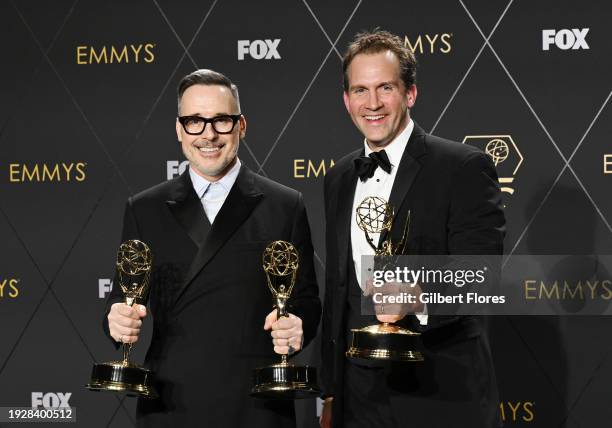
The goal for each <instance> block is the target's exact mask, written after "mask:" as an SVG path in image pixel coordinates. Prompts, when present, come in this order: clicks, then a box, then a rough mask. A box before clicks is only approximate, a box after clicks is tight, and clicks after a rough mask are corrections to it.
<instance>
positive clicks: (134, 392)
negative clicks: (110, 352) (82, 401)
mask: <svg viewBox="0 0 612 428" xmlns="http://www.w3.org/2000/svg"><path fill="white" fill-rule="evenodd" d="M87 388H88V389H89V390H91V391H111V392H122V393H125V394H126V395H129V396H136V397H144V398H157V397H158V395H157V392H156V391H155V388H153V372H152V371H151V370H147V369H145V368H143V367H138V366H134V365H131V364H130V365H123V363H122V362H121V361H113V362H110V363H101V364H94V367H93V370H92V371H91V382H90V383H89V384H88V385H87Z"/></svg>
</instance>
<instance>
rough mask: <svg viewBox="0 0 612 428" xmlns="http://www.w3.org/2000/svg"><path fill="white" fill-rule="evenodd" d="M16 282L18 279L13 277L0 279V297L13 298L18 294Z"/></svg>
mask: <svg viewBox="0 0 612 428" xmlns="http://www.w3.org/2000/svg"><path fill="white" fill-rule="evenodd" d="M18 283H19V279H15V278H11V279H2V280H0V299H3V298H9V299H14V298H15V297H17V296H19V288H17V284H18Z"/></svg>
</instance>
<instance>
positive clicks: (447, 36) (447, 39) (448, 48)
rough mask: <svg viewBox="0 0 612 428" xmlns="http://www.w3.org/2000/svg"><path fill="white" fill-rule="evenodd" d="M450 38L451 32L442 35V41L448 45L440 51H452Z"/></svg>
mask: <svg viewBox="0 0 612 428" xmlns="http://www.w3.org/2000/svg"><path fill="white" fill-rule="evenodd" d="M450 38H451V35H450V34H448V33H444V34H442V37H440V40H441V41H442V43H444V45H446V48H440V52H442V53H449V52H450V51H451V49H452V48H451V44H450ZM445 49H446V50H445Z"/></svg>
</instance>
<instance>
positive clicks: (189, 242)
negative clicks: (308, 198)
mask: <svg viewBox="0 0 612 428" xmlns="http://www.w3.org/2000/svg"><path fill="white" fill-rule="evenodd" d="M246 125H247V122H246V119H245V117H244V115H242V114H241V112H240V101H239V97H238V88H237V87H236V85H234V84H233V83H232V82H231V81H230V80H229V79H228V78H227V77H226V76H224V75H222V74H220V73H217V72H215V71H212V70H197V71H195V72H193V73H191V74H189V75H187V76H185V77H184V78H183V79H182V80H181V82H180V84H179V86H178V117H177V120H176V135H177V138H178V140H179V142H180V144H181V147H182V150H183V153H184V154H185V157H186V158H187V159H188V160H189V169H188V170H187V171H185V172H184V173H183V174H182V175H181V176H180V177H177V178H175V179H173V180H170V181H167V182H165V183H162V184H159V185H157V186H155V187H152V188H150V189H148V190H145V191H144V192H141V193H139V194H137V195H135V196H133V197H131V198H129V200H128V202H127V206H126V210H125V218H124V230H123V241H125V240H128V239H139V240H141V241H143V242H145V243H146V244H148V245H149V246H150V247H151V252H152V254H153V269H152V274H151V291H150V297H149V303H150V305H149V307H150V310H151V312H152V315H153V319H154V325H153V337H152V341H151V345H150V348H149V351H148V352H147V356H146V358H145V366H146V367H148V368H150V369H151V370H152V371H153V372H154V373H155V377H156V381H155V388H156V390H157V392H158V393H159V395H160V397H159V399H154V400H151V399H139V401H138V410H137V416H138V425H139V426H146V427H162V426H163V427H165V426H182V427H187V426H203V425H206V426H211V427H266V428H267V427H293V426H295V414H294V406H293V402H291V401H276V402H275V401H270V400H260V399H254V398H251V397H250V396H249V391H250V388H251V386H252V385H251V379H252V370H253V369H254V368H256V367H260V366H264V365H268V364H270V363H271V362H272V361H273V360H274V352H276V353H277V354H293V353H295V352H297V351H299V350H300V349H302V348H303V347H304V346H306V345H307V344H308V343H309V342H310V340H311V339H312V338H313V337H314V335H315V333H316V331H317V326H318V322H319V316H320V312H321V307H320V302H319V298H318V290H317V284H316V278H315V274H314V268H313V249H312V243H311V238H310V229H309V225H308V220H307V217H306V210H305V207H304V203H303V200H302V196H301V194H300V193H299V192H297V191H295V190H292V189H289V188H287V187H285V186H282V185H280V184H278V183H275V182H273V181H271V180H269V179H267V178H264V177H261V176H259V175H257V174H255V173H254V172H252V171H251V170H249V169H248V168H247V167H245V166H244V165H242V164H241V162H240V160H239V159H238V156H237V152H238V146H239V142H240V138H242V137H244V135H245V133H246V127H247V126H246ZM279 239H280V240H285V241H289V242H291V243H292V244H293V245H294V246H295V247H296V248H297V250H298V252H299V256H300V267H299V270H298V273H297V280H296V284H295V287H294V289H293V293H292V297H291V299H290V301H289V305H290V309H289V313H290V315H289V317H288V318H283V319H280V320H277V319H276V310H274V311H272V312H270V305H271V295H270V292H269V290H268V287H267V285H266V282H265V281H266V279H265V275H264V271H263V268H262V262H261V259H262V252H263V250H264V248H265V247H266V246H267V245H268V244H269V243H270V242H272V241H275V240H279ZM115 283H116V282H115ZM121 300H122V297H121V291H120V288H119V287H114V289H113V292H112V294H111V296H110V297H109V300H108V303H107V308H108V315H107V322H106V320H105V323H104V327H105V330H106V333H107V335H108V336H109V337H110V338H112V339H113V342H114V343H115V344H116V345H118V344H119V343H121V342H126V343H134V342H136V341H137V340H138V336H139V333H140V328H141V326H142V322H143V320H142V318H143V317H145V315H146V308H145V307H144V306H138V307H133V308H130V307H128V306H126V305H125V304H124V303H121V302H120V301H121ZM145 322H146V321H145ZM149 322H150V321H149ZM266 330H268V331H266ZM270 336H271V337H272V338H270Z"/></svg>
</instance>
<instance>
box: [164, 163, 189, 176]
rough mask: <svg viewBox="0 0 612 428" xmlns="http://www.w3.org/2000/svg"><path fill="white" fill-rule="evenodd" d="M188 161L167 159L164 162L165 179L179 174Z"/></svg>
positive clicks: (184, 168) (185, 167) (183, 170)
mask: <svg viewBox="0 0 612 428" xmlns="http://www.w3.org/2000/svg"><path fill="white" fill-rule="evenodd" d="M188 165H189V161H187V160H185V161H182V162H179V161H177V160H169V161H167V162H166V179H167V180H172V179H173V178H174V177H177V176H179V175H181V174H182V173H183V172H185V170H186V169H187V166H188Z"/></svg>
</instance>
